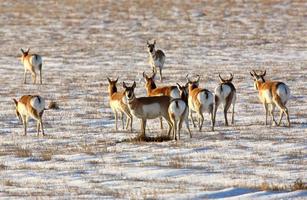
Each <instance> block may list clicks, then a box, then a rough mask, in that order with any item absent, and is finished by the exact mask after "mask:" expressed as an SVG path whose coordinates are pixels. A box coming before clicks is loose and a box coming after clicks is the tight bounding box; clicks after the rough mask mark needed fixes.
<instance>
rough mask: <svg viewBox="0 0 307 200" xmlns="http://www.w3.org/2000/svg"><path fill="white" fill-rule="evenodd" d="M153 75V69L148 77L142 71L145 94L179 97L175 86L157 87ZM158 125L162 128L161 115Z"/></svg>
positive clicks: (154, 74)
mask: <svg viewBox="0 0 307 200" xmlns="http://www.w3.org/2000/svg"><path fill="white" fill-rule="evenodd" d="M155 76H156V73H155V72H154V71H153V74H152V75H151V76H150V77H149V76H147V75H146V74H145V72H143V77H144V79H145V88H146V92H147V96H149V97H152V96H170V97H172V98H180V94H179V90H178V88H177V87H176V86H164V87H157V86H156V84H155ZM160 126H161V129H163V123H162V117H161V118H160Z"/></svg>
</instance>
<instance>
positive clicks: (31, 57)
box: [20, 48, 43, 84]
mask: <svg viewBox="0 0 307 200" xmlns="http://www.w3.org/2000/svg"><path fill="white" fill-rule="evenodd" d="M20 50H21V52H22V56H21V58H20V59H21V62H22V63H23V66H24V70H25V71H24V78H23V83H24V84H26V78H27V71H30V72H31V75H32V81H33V84H35V83H36V76H37V73H39V78H40V84H42V83H43V77H42V66H43V60H42V57H41V56H40V55H37V54H30V53H29V51H30V48H29V49H28V50H27V51H24V50H23V49H20Z"/></svg>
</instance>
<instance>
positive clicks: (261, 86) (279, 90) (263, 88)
mask: <svg viewBox="0 0 307 200" xmlns="http://www.w3.org/2000/svg"><path fill="white" fill-rule="evenodd" d="M265 74H266V71H264V72H262V73H260V74H257V73H256V72H255V71H254V70H253V71H252V72H250V75H251V76H252V77H253V79H254V86H255V89H256V90H258V92H259V99H260V101H261V103H262V104H263V106H264V109H265V125H267V118H268V105H269V104H270V105H271V109H270V115H271V118H272V124H273V125H278V126H279V125H280V123H281V120H282V118H283V115H284V114H286V116H287V121H288V126H289V127H290V119H289V112H288V109H287V107H286V103H287V101H288V100H289V98H290V89H289V87H288V86H287V85H286V84H285V83H283V82H278V81H265V79H264V76H265ZM275 106H277V107H278V108H279V109H280V118H279V122H278V124H277V123H276V121H275V119H274V109H275Z"/></svg>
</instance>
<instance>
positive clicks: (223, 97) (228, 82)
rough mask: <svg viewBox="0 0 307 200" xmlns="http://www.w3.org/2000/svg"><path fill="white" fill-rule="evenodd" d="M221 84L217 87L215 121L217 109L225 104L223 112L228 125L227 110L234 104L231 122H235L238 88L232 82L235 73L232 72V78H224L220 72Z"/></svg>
mask: <svg viewBox="0 0 307 200" xmlns="http://www.w3.org/2000/svg"><path fill="white" fill-rule="evenodd" d="M219 79H220V84H219V85H218V86H217V87H216V88H215V108H214V122H215V118H216V113H217V109H218V107H219V105H220V104H223V112H224V118H225V125H226V126H228V119H227V111H228V110H229V108H230V106H231V104H232V117H231V123H232V124H234V113H235V103H236V98H237V97H236V88H235V86H234V85H233V84H232V80H233V74H232V73H230V78H228V79H223V78H222V77H221V75H220V74H219Z"/></svg>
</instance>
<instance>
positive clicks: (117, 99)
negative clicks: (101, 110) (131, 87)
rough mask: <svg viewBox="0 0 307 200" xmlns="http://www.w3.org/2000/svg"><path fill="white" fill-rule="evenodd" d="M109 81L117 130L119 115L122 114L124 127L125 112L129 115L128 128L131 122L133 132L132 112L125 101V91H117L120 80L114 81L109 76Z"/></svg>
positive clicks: (110, 97) (110, 98) (110, 100)
mask: <svg viewBox="0 0 307 200" xmlns="http://www.w3.org/2000/svg"><path fill="white" fill-rule="evenodd" d="M108 81H109V103H110V107H111V109H112V111H113V113H114V116H115V130H117V118H118V115H120V116H121V119H122V126H123V129H124V117H123V113H124V114H125V115H126V117H127V122H126V129H128V126H129V124H130V131H131V132H132V115H131V113H130V110H129V108H128V105H127V104H126V103H125V102H124V97H125V94H124V92H117V87H116V83H117V81H118V78H117V79H116V80H115V81H112V80H111V79H110V78H108Z"/></svg>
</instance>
